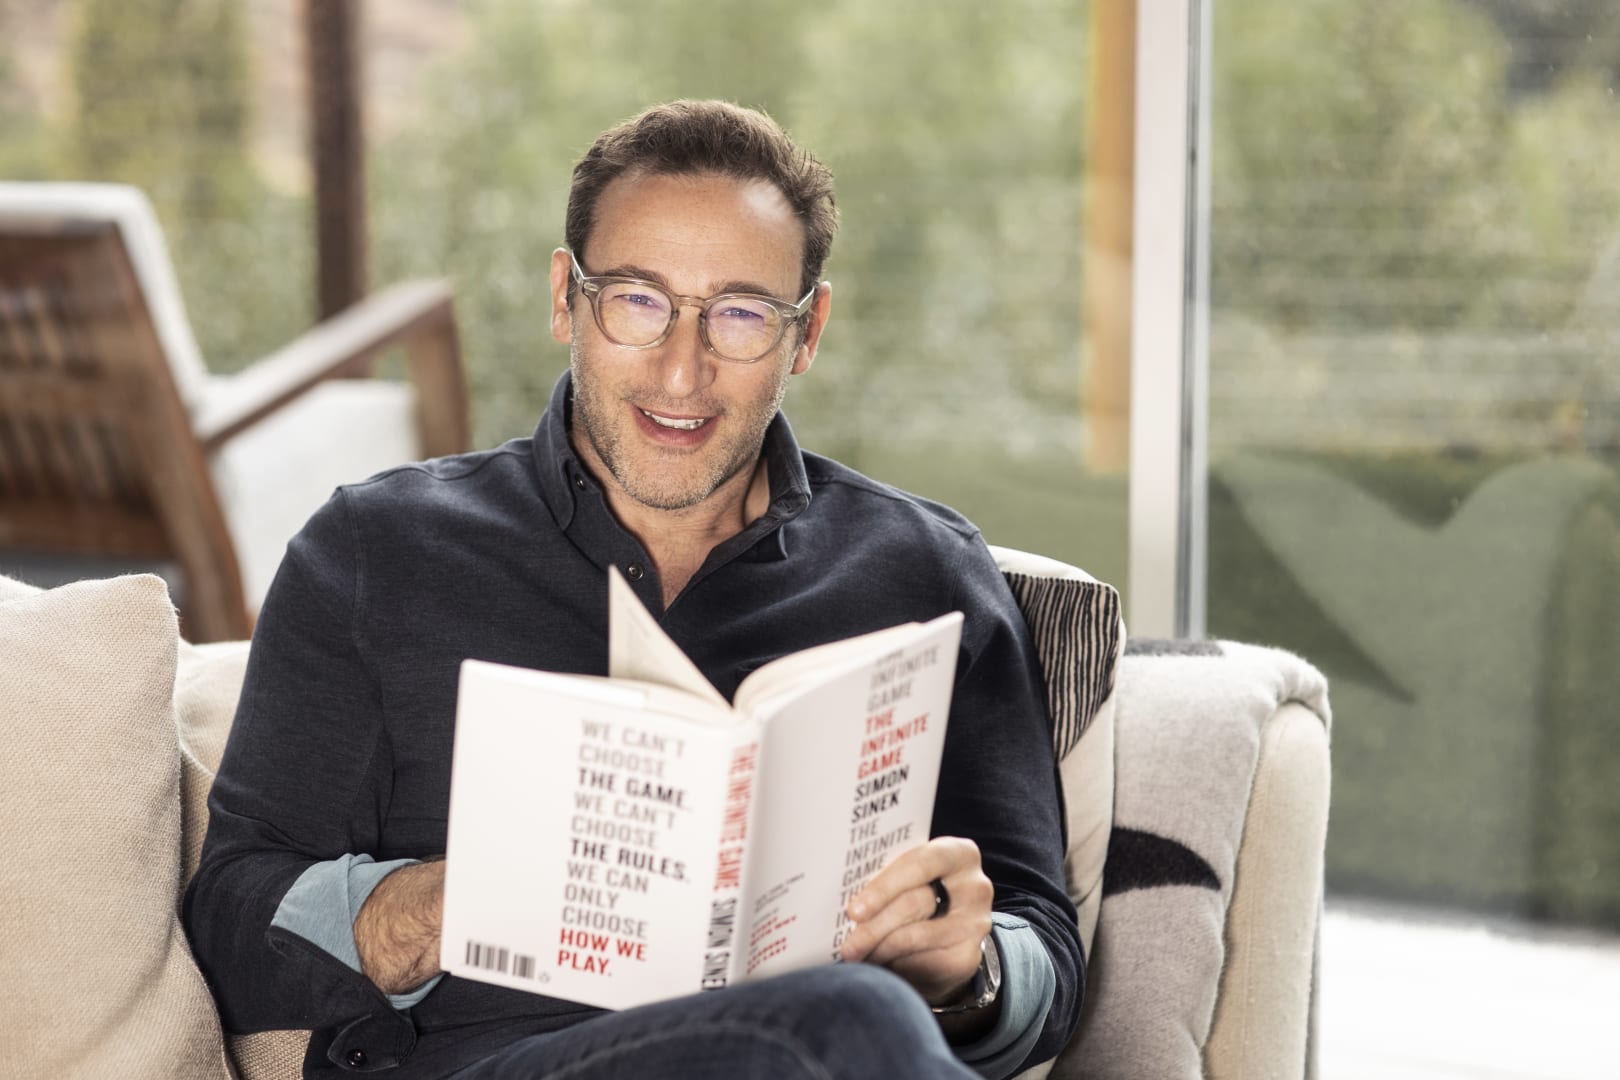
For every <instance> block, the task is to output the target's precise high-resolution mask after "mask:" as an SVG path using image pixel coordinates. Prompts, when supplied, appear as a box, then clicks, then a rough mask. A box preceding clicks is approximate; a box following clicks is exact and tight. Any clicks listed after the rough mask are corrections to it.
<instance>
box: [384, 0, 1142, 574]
mask: <svg viewBox="0 0 1620 1080" xmlns="http://www.w3.org/2000/svg"><path fill="white" fill-rule="evenodd" d="M412 6H413V7H417V6H422V5H412ZM392 10H393V6H392V5H383V4H377V5H373V6H371V7H370V8H369V9H368V18H369V21H370V33H371V39H370V42H371V43H370V46H369V47H368V59H370V60H375V59H376V57H377V55H378V52H379V51H380V50H384V49H394V50H396V51H398V50H399V48H400V46H401V43H402V42H404V41H407V40H414V41H415V42H418V43H420V44H422V45H423V46H424V48H423V49H422V50H421V51H420V52H419V53H417V54H416V55H415V56H414V57H413V58H412V59H411V60H410V63H412V64H417V65H418V66H417V67H416V68H415V70H414V74H413V75H412V76H411V77H408V78H407V77H402V76H401V74H400V73H401V72H402V71H403V70H404V66H402V64H401V63H395V64H393V65H391V66H390V67H389V69H388V70H389V72H390V73H391V74H389V75H388V76H387V77H388V78H390V79H391V82H390V92H388V93H386V94H384V93H381V92H379V93H377V94H376V95H375V96H374V97H375V100H376V101H378V102H379V103H380V104H384V108H383V109H381V110H379V111H378V112H377V113H374V119H375V120H376V124H375V128H374V136H375V138H374V140H373V146H374V149H373V153H372V157H371V161H370V166H369V168H370V175H371V183H372V185H373V190H374V195H375V202H374V213H373V231H374V240H375V244H376V260H377V266H378V274H379V276H388V277H394V276H400V275H404V274H421V273H425V274H445V273H448V274H450V275H451V276H452V277H453V278H454V279H455V282H456V289H457V304H458V309H459V312H460V322H461V326H462V329H463V333H464V336H465V343H466V351H467V363H468V367H469V371H470V377H471V380H472V385H473V393H474V423H475V427H476V439H477V441H478V442H479V443H480V444H491V443H494V442H496V441H499V440H500V439H503V438H507V437H510V436H513V435H518V434H527V433H528V432H530V431H531V430H532V429H533V426H534V423H535V419H536V416H537V414H538V412H539V410H540V408H541V407H542V406H543V404H544V402H545V400H546V394H547V392H548V390H549V388H550V386H551V384H552V382H553V380H554V379H555V378H556V376H557V374H558V373H559V372H560V371H561V370H562V369H563V367H564V365H565V364H566V362H567V355H566V350H565V349H563V348H562V347H561V346H559V345H557V344H555V343H554V342H553V341H552V340H551V337H550V334H549V331H548V329H547V322H546V319H547V308H546V305H545V303H544V302H543V300H544V298H545V297H546V295H547V280H546V272H547V267H548V261H549V257H550V252H551V250H552V248H554V247H555V246H557V245H558V244H560V243H561V242H562V239H563V237H562V219H563V208H564V203H565V200H566V196H567V186H568V178H569V171H570V169H571V167H572V163H573V161H574V160H575V159H576V158H577V157H578V155H579V154H580V153H581V152H582V151H583V150H584V149H585V147H586V146H587V145H588V144H589V142H590V140H591V139H592V138H593V137H594V136H595V135H596V134H597V133H598V132H599V131H601V130H602V129H603V128H605V127H607V126H609V125H610V124H612V123H614V122H616V121H617V120H619V119H621V118H623V117H625V116H628V115H630V114H632V113H634V112H636V111H637V110H639V109H640V108H642V107H643V106H645V105H646V104H648V103H651V102H653V101H658V100H664V99H668V98H673V97H709V96H713V97H724V98H729V99H731V100H734V101H738V102H742V103H745V104H752V105H758V106H762V107H764V108H765V109H767V110H768V111H769V112H771V114H772V115H774V116H775V117H776V118H777V119H778V120H779V121H781V122H782V123H783V124H784V126H786V127H787V128H788V129H789V130H790V131H791V132H792V133H793V134H794V135H795V137H797V138H798V139H800V140H801V141H802V142H803V143H804V144H805V145H807V146H808V147H810V148H812V149H813V150H814V151H815V152H816V153H817V155H818V156H820V157H821V158H822V159H823V160H824V161H826V162H827V163H828V164H829V165H830V166H831V168H832V169H833V171H834V173H835V174H836V176H837V180H838V202H839V207H840V211H841V215H842V227H841V229H840V234H839V237H838V240H837V242H836V243H835V244H834V246H833V254H832V258H831V259H830V261H829V263H828V266H827V269H826V274H827V276H828V277H829V278H830V279H831V280H832V281H833V286H834V292H833V297H834V306H833V319H832V322H831V324H830V328H829V331H828V336H827V337H826V338H824V339H823V344H822V347H821V351H820V352H819V354H818V357H817V362H816V366H815V368H814V369H813V370H812V371H811V372H810V373H809V375H808V376H807V377H806V378H803V379H800V380H797V381H796V382H795V384H794V386H793V388H792V389H791V390H790V392H789V395H788V400H787V405H786V410H787V413H788V415H789V416H790V417H791V418H792V419H793V421H794V425H795V429H796V430H797V432H798V434H799V436H800V438H801V440H802V441H803V442H804V444H805V445H806V446H808V447H810V448H811V449H814V450H817V451H820V452H822V453H826V454H829V455H831V456H833V457H836V458H838V459H840V460H842V461H844V462H846V463H848V464H850V465H852V466H854V467H856V468H859V469H861V470H863V471H865V472H868V473H870V474H871V475H873V476H876V477H878V478H880V479H883V480H886V481H889V482H891V483H895V484H898V485H899V486H901V487H904V488H907V489H910V490H912V491H915V492H918V493H919V494H922V495H925V496H928V497H931V498H935V499H938V500H941V501H944V502H946V503H949V504H951V505H953V506H955V507H956V508H958V509H959V510H961V511H963V512H964V513H966V514H967V515H968V516H969V517H971V518H973V519H974V520H975V521H976V522H977V523H978V524H979V525H980V527H981V528H982V529H983V531H984V533H985V534H986V536H987V537H988V538H989V539H990V540H991V541H992V542H995V543H1001V544H1006V545H1011V546H1016V547H1025V548H1030V549H1034V550H1038V551H1041V552H1043V553H1045V554H1048V555H1051V556H1054V557H1057V558H1063V559H1067V560H1069V561H1071V562H1075V563H1078V564H1080V565H1082V566H1085V567H1086V568H1087V569H1089V570H1091V571H1092V572H1093V573H1096V574H1098V575H1099V576H1103V577H1105V578H1107V579H1109V580H1112V581H1123V579H1124V572H1123V570H1124V552H1125V542H1124V538H1125V526H1124V516H1125V488H1124V474H1123V463H1119V464H1118V465H1117V467H1116V468H1115V471H1112V472H1103V471H1101V470H1097V469H1092V468H1088V467H1087V466H1086V464H1085V450H1084V447H1083V445H1082V433H1083V423H1082V406H1083V404H1084V402H1083V395H1082V387H1081V369H1080V360H1081V345H1080V340H1081V270H1082V268H1081V265H1080V262H1081V260H1080V241H1081V235H1082V233H1081V217H1082V196H1083V193H1084V189H1083V182H1082V147H1083V146H1084V145H1085V132H1086V122H1085V118H1084V117H1083V115H1082V109H1081V105H1082V101H1083V100H1084V91H1085V66H1084V64H1082V63H1077V58H1080V57H1083V56H1084V55H1085V45H1086V32H1087V27H1086V6H1085V5H1074V4H1060V3H1055V2H1052V0H1018V2H1014V3H1008V4H1001V5H984V4H969V3H947V4H940V3H932V2H924V0H912V2H906V3H892V4H871V3H867V2H866V0H833V2H830V3H826V4H817V5H805V4H802V3H793V2H787V0H747V2H743V0H716V2H713V3H709V4H707V5H705V7H704V9H703V14H702V17H701V18H692V17H690V8H689V6H688V5H683V4H676V3H645V4H636V5H627V4H589V5H580V4H571V3H534V2H530V0H521V2H517V0H512V2H494V3H481V4H468V5H451V4H437V5H427V6H424V7H423V12H424V13H425V14H424V16H423V17H428V18H430V19H431V20H432V21H433V22H434V23H435V24H436V30H435V33H434V34H431V35H429V34H426V33H422V34H416V35H412V34H410V33H408V29H409V28H408V27H407V26H406V25H405V24H406V22H407V20H406V19H403V18H396V17H395V16H394V15H392V14H391V12H392ZM413 18H414V17H413ZM430 41H431V42H434V43H439V42H442V43H444V44H443V45H442V46H437V45H436V46H434V47H432V48H431V49H430V48H428V47H427V43H428V42H430ZM383 68H384V65H383V64H381V63H378V62H373V63H372V71H373V73H374V77H376V78H383V77H384V74H383Z"/></svg>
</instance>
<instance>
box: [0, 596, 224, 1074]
mask: <svg viewBox="0 0 1620 1080" xmlns="http://www.w3.org/2000/svg"><path fill="white" fill-rule="evenodd" d="M14 585H15V583H7V587H6V588H4V589H0V597H5V599H0V730H3V731H4V732H5V750H4V752H3V753H0V822H3V823H4V824H3V827H4V836H5V860H6V868H5V872H4V873H3V874H0V912H4V913H5V917H4V918H3V919H0V971H3V972H4V973H5V975H4V977H3V978H0V1016H4V1017H5V1018H6V1030H5V1033H4V1035H3V1036H0V1042H3V1044H4V1054H3V1057H4V1059H5V1065H6V1069H8V1070H10V1072H9V1075H15V1076H28V1077H34V1076H40V1077H45V1076H48V1077H53V1078H74V1077H85V1078H101V1077H110V1076H116V1077H119V1078H120V1080H139V1078H143V1077H151V1078H154V1080H156V1078H164V1080H168V1078H171V1077H176V1076H184V1077H188V1078H191V1077H210V1076H216V1077H223V1076H228V1075H229V1071H228V1068H227V1065H226V1061H225V1057H224V1053H223V1043H222V1041H221V1038H220V1032H219V1022H218V1019H217V1017H216V1014H215V1012H214V1006H213V1002H212V1000H211V999H210V998H209V995H208V990H207V987H206V986H205V985H204V983H203V979H202V976H201V975H200V974H199V973H198V971H197V968H196V966H195V964H193V962H192V959H191V952H190V950H189V948H188V947H187V945H186V939H185V935H184V934H183V933H182V931H181V928H180V923H179V918H178V915H177V911H176V904H177V899H178V888H179V882H180V799H179V787H178V785H179V775H180V761H179V747H178V743H177V740H176V738H175V723H174V713H173V707H172V693H173V683H174V672H175V653H176V648H177V641H178V637H177V631H176V623H175V615H174V608H173V606H172V605H171V603H170V601H169V596H168V591H167V589H166V587H165V586H164V584H163V581H162V580H161V579H159V578H157V577H153V576H150V575H142V576H132V577H121V578H114V579H111V580H107V581H89V582H79V583H77V584H73V585H66V586H63V587H61V588H59V589H54V590H51V591H48V592H34V593H31V594H29V593H27V592H26V590H24V589H21V588H16V587H13V586H14Z"/></svg>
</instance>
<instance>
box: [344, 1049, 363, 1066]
mask: <svg viewBox="0 0 1620 1080" xmlns="http://www.w3.org/2000/svg"><path fill="white" fill-rule="evenodd" d="M343 1060H344V1061H347V1062H348V1063H349V1067H350V1068H354V1069H359V1068H362V1067H364V1066H365V1063H366V1052H365V1051H364V1050H359V1049H355V1050H350V1051H349V1052H348V1053H347V1054H345V1055H343Z"/></svg>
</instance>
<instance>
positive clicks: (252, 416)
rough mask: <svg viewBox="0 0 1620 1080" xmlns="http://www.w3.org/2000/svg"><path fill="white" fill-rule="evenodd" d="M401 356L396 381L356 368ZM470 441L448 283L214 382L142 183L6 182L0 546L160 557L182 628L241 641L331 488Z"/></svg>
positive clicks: (369, 307) (1, 257)
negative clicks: (286, 554) (289, 544)
mask: <svg viewBox="0 0 1620 1080" xmlns="http://www.w3.org/2000/svg"><path fill="white" fill-rule="evenodd" d="M396 346H398V347H403V349H404V350H405V356H406V366H407V369H408V373H409V376H410V383H409V384H408V385H407V384H405V383H399V382H392V381H388V380H382V379H370V378H354V377H352V376H363V375H367V374H369V369H370V366H371V363H372V361H373V359H374V358H375V357H376V356H377V354H378V353H380V352H381V351H383V350H385V349H388V348H391V347H396ZM467 442H468V431H467V393H466V384H465V379H464V377H463V374H462V369H461V359H460V354H459V346H458V342H457V335H456V325H455V317H454V313H453V310H452V304H451V293H450V289H449V287H448V286H447V285H446V284H444V283H442V282H435V281H415V282H409V283H405V284H400V285H396V286H394V287H392V288H389V289H387V290H386V291H383V292H381V293H378V294H376V295H374V296H372V297H370V298H369V299H367V300H365V301H363V302H362V303H360V304H358V305H356V306H354V307H352V308H350V309H349V310H347V311H345V312H343V313H342V314H340V315H338V316H336V317H335V318H332V319H329V320H327V321H326V322H323V323H321V324H320V325H318V326H316V327H315V328H314V329H312V330H310V331H309V332H308V333H306V334H305V335H303V336H302V337H300V338H299V339H298V340H296V341H294V342H293V343H291V344H290V345H288V346H286V347H285V348H283V349H281V350H279V351H277V352H275V353H273V354H272V355H270V356H267V357H265V358H263V359H261V360H259V361H258V362H256V363H255V364H253V365H252V366H251V367H249V368H248V369H246V370H245V371H243V372H242V373H240V374H238V375H234V376H212V375H210V374H209V373H208V371H207V369H206V368H205V367H204V366H203V363H202V360H201V358H200V356H199V355H198V352H197V347H196V343H195V340H194V339H193V337H192V335H191V329H190V325H189V323H188V321H187V318H186V315H185V310H184V307H183V305H182V304H181V301H180V295H179V290H178V288H177V286H176V284H175V279H174V274H173V269H172V267H171V266H170V263H169V259H168V255H167V251H166V249H165V247H164V244H163V237H162V233H161V231H160V229H159V228H158V225H157V220H156V217H155V216H154V215H153V213H152V210H151V207H150V205H149V204H148V202H147V200H146V198H145V197H144V196H143V195H142V194H141V193H140V192H138V191H136V190H135V189H133V188H129V187H124V186H120V185H110V184H18V183H0V549H14V550H20V551H33V552H44V553H50V554H51V555H53V556H56V555H74V556H94V557H101V558H104V559H105V558H111V559H117V560H125V559H127V560H146V561H148V562H150V561H168V562H173V563H174V564H176V565H177V566H178V568H179V571H180V573H181V575H182V578H183V581H182V586H181V588H180V590H179V592H180V594H181V596H182V600H181V615H182V620H183V627H184V631H185V633H186V636H187V637H189V638H190V639H191V640H194V641H215V640H225V639H235V638H244V637H247V636H248V635H249V634H251V632H252V627H253V613H254V611H255V610H256V608H257V605H258V602H259V601H260V600H261V599H262V596H263V591H264V589H265V588H267V587H268V584H269V579H270V576H271V575H272V574H273V571H274V565H275V564H276V563H278V562H279V561H280V556H281V552H282V550H283V549H284V547H285V544H286V541H287V540H288V539H289V538H290V537H291V536H292V534H293V533H294V532H295V531H296V530H297V528H298V527H299V526H301V525H302V523H303V520H304V519H305V518H306V517H307V516H308V514H309V513H311V512H312V511H313V510H314V509H315V508H316V507H317V506H318V505H319V503H320V502H321V501H322V500H323V499H324V498H325V497H326V495H327V494H329V493H330V491H331V489H332V488H333V487H334V486H336V485H337V484H339V483H346V482H351V481H356V480H361V479H364V478H365V477H366V476H369V475H371V474H372V473H374V472H376V471H379V470H380V469H382V468H386V467H388V466H390V465H394V464H398V463H400V462H403V461H407V460H412V459H415V458H419V457H431V456H437V455H441V454H449V453H457V452H460V451H462V450H465V449H466V448H467Z"/></svg>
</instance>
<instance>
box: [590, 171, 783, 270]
mask: <svg viewBox="0 0 1620 1080" xmlns="http://www.w3.org/2000/svg"><path fill="white" fill-rule="evenodd" d="M586 248H587V252H588V256H587V257H588V259H589V260H590V272H591V273H593V274H602V273H608V272H611V271H613V270H615V269H622V268H626V267H635V268H638V269H640V270H646V271H653V272H656V273H657V274H658V275H659V276H660V277H663V278H666V279H667V280H668V282H669V283H670V284H671V285H673V286H675V287H676V288H677V289H679V290H681V291H688V290H691V289H701V290H705V291H708V290H713V289H719V288H723V287H726V286H729V285H732V284H734V283H736V282H754V283H757V284H758V285H759V286H761V287H764V288H766V289H768V290H769V291H771V292H774V293H779V294H780V295H787V294H788V293H790V292H796V290H797V286H798V283H799V276H800V271H801V269H802V262H803V257H804V229H803V227H802V226H801V225H800V224H799V220H798V218H797V217H795V216H794V213H793V209H792V207H790V206H789V205H788V201H787V198H786V197H785V196H784V195H783V194H782V192H781V191H780V190H778V189H777V187H776V185H774V184H772V183H770V182H769V181H766V180H738V179H735V178H733V177H729V176H715V175H708V174H704V175H697V176H689V175H686V176H669V175H660V174H651V175H649V174H639V175H630V176H622V177H620V178H619V179H617V180H614V181H613V182H612V183H611V184H609V185H608V186H607V187H606V188H605V189H603V191H602V194H601V197H600V198H599V199H598V200H597V204H596V214H595V222H594V224H593V226H592V229H591V234H590V238H589V240H588V241H587V243H586Z"/></svg>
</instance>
